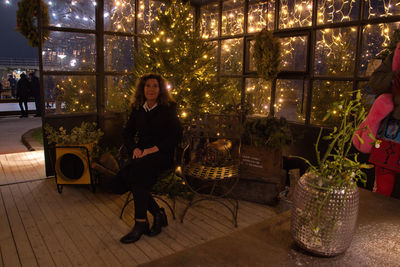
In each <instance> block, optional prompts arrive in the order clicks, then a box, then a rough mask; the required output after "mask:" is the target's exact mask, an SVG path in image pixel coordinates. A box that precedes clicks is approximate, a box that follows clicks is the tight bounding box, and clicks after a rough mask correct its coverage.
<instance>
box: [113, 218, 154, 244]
mask: <svg viewBox="0 0 400 267" xmlns="http://www.w3.org/2000/svg"><path fill="white" fill-rule="evenodd" d="M149 231H150V230H149V222H148V221H145V222H138V221H136V222H135V226H134V227H133V228H132V230H131V231H130V232H129V233H128V234H126V235H124V236H123V237H122V238H121V239H120V240H119V241H120V242H121V243H124V244H129V243H134V242H136V241H138V240H139V239H140V237H141V236H142V235H143V234H148V233H149Z"/></svg>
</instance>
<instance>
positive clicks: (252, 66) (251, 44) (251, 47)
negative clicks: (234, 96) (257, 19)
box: [247, 40, 257, 71]
mask: <svg viewBox="0 0 400 267" xmlns="http://www.w3.org/2000/svg"><path fill="white" fill-rule="evenodd" d="M255 42H256V41H255V40H251V41H250V42H249V53H247V54H248V55H249V59H248V60H249V71H257V68H256V64H255V62H254V59H253V54H254V43H255Z"/></svg>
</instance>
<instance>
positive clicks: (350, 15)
mask: <svg viewBox="0 0 400 267" xmlns="http://www.w3.org/2000/svg"><path fill="white" fill-rule="evenodd" d="M358 7H359V0H350V1H349V0H336V1H329V0H328V1H327V0H318V19H317V23H318V24H326V23H334V22H344V21H352V20H356V19H358Z"/></svg>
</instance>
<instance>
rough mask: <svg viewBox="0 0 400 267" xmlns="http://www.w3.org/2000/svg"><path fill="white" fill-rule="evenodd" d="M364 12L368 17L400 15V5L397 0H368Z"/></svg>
mask: <svg viewBox="0 0 400 267" xmlns="http://www.w3.org/2000/svg"><path fill="white" fill-rule="evenodd" d="M364 14H365V15H364V17H365V18H368V19H372V18H379V17H388V16H396V15H400V5H399V3H398V1H397V0H396V1H393V0H368V1H365V13H364Z"/></svg>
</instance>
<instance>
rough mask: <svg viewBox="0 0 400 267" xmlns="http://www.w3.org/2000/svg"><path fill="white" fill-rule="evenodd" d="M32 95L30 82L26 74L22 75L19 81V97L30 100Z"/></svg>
mask: <svg viewBox="0 0 400 267" xmlns="http://www.w3.org/2000/svg"><path fill="white" fill-rule="evenodd" d="M29 97H30V84H29V80H28V78H26V76H21V79H19V80H18V82H17V98H18V99H20V100H28V98H29Z"/></svg>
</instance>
